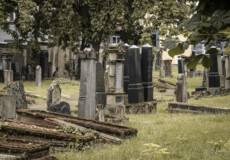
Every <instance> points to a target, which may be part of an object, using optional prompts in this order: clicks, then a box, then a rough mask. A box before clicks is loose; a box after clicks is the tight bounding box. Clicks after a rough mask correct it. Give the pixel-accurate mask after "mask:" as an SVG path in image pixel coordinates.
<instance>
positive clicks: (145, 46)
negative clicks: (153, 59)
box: [143, 43, 152, 48]
mask: <svg viewBox="0 0 230 160" xmlns="http://www.w3.org/2000/svg"><path fill="white" fill-rule="evenodd" d="M143 47H144V48H152V46H150V45H149V44H148V43H147V44H145V45H144V46H143Z"/></svg>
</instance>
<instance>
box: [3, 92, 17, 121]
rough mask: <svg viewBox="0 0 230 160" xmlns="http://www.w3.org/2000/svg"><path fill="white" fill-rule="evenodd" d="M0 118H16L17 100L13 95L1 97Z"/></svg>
mask: <svg viewBox="0 0 230 160" xmlns="http://www.w3.org/2000/svg"><path fill="white" fill-rule="evenodd" d="M0 117H1V118H2V119H15V118H16V99H15V96H13V95H3V96H1V95H0Z"/></svg>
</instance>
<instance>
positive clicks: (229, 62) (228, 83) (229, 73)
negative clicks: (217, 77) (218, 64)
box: [224, 55, 230, 89]
mask: <svg viewBox="0 0 230 160" xmlns="http://www.w3.org/2000/svg"><path fill="white" fill-rule="evenodd" d="M224 57H225V71H226V72H225V73H226V76H225V89H230V56H229V55H225V56H224Z"/></svg>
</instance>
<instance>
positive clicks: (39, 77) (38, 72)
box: [36, 66, 42, 87]
mask: <svg viewBox="0 0 230 160" xmlns="http://www.w3.org/2000/svg"><path fill="white" fill-rule="evenodd" d="M36 86H37V87H41V86H42V68H41V66H37V67H36Z"/></svg>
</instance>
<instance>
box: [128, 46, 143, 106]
mask: <svg viewBox="0 0 230 160" xmlns="http://www.w3.org/2000/svg"><path fill="white" fill-rule="evenodd" d="M128 52H129V86H128V99H129V103H140V102H144V88H143V84H142V76H141V63H140V62H141V61H140V51H139V48H138V47H137V46H135V45H133V46H131V47H130V48H129V50H128Z"/></svg>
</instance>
